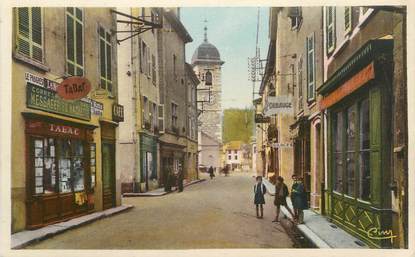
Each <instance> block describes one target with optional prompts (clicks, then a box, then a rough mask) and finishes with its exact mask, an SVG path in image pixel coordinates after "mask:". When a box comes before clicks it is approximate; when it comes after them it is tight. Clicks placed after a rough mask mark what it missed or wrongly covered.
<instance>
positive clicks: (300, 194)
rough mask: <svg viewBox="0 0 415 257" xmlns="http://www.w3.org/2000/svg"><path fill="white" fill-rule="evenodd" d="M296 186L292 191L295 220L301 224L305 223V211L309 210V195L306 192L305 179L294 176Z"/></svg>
mask: <svg viewBox="0 0 415 257" xmlns="http://www.w3.org/2000/svg"><path fill="white" fill-rule="evenodd" d="M292 178H293V180H294V184H293V186H292V189H291V202H292V204H293V208H294V214H295V218H294V220H295V221H297V222H298V223H300V224H303V223H304V210H305V209H308V203H307V195H306V193H305V190H304V184H303V179H302V178H301V177H297V176H296V175H293V176H292Z"/></svg>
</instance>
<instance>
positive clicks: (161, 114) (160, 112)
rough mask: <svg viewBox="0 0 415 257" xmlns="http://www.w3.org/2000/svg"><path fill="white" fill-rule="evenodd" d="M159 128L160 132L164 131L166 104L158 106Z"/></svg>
mask: <svg viewBox="0 0 415 257" xmlns="http://www.w3.org/2000/svg"><path fill="white" fill-rule="evenodd" d="M158 121H159V123H158V129H159V132H160V133H163V132H164V105H159V106H158Z"/></svg>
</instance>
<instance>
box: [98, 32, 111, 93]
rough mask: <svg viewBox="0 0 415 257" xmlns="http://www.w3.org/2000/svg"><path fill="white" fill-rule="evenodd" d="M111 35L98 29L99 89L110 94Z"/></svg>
mask: <svg viewBox="0 0 415 257" xmlns="http://www.w3.org/2000/svg"><path fill="white" fill-rule="evenodd" d="M111 50H112V44H111V34H110V32H108V31H106V30H105V29H104V28H103V27H101V26H100V27H99V52H100V54H99V56H100V68H101V71H100V72H101V88H103V89H106V90H108V91H109V92H111V93H112V74H111V73H112V67H111V61H112V57H111Z"/></svg>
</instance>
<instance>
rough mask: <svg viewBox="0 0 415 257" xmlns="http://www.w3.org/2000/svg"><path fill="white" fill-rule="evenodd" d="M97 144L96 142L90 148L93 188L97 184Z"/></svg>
mask: <svg viewBox="0 0 415 257" xmlns="http://www.w3.org/2000/svg"><path fill="white" fill-rule="evenodd" d="M96 148H97V147H96V145H95V143H92V144H91V149H90V159H91V161H90V162H91V163H90V165H91V188H94V187H95V184H96V182H95V181H96Z"/></svg>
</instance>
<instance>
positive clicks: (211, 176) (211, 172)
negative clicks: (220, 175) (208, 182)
mask: <svg viewBox="0 0 415 257" xmlns="http://www.w3.org/2000/svg"><path fill="white" fill-rule="evenodd" d="M209 176H210V179H213V177H214V176H215V172H214V170H213V167H212V166H210V168H209Z"/></svg>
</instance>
